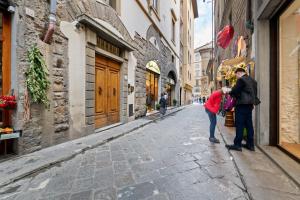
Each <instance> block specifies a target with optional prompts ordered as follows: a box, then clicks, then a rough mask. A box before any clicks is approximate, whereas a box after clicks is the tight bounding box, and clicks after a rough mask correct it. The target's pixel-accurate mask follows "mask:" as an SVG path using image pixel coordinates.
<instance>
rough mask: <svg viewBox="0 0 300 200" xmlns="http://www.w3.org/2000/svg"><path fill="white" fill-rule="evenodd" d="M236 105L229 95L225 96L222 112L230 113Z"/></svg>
mask: <svg viewBox="0 0 300 200" xmlns="http://www.w3.org/2000/svg"><path fill="white" fill-rule="evenodd" d="M235 105H236V100H235V99H234V98H233V97H231V96H230V95H229V94H227V95H226V96H225V103H224V110H225V111H231V110H232V109H233V108H234V106H235Z"/></svg>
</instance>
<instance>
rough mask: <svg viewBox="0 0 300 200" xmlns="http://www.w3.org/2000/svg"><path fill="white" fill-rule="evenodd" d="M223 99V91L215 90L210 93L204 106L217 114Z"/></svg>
mask: <svg viewBox="0 0 300 200" xmlns="http://www.w3.org/2000/svg"><path fill="white" fill-rule="evenodd" d="M221 101H222V92H221V91H215V92H213V93H212V94H211V95H210V97H209V99H208V101H207V102H206V103H205V105H204V107H205V108H206V109H207V110H209V111H210V112H212V113H215V114H217V113H218V111H219V109H220V104H221Z"/></svg>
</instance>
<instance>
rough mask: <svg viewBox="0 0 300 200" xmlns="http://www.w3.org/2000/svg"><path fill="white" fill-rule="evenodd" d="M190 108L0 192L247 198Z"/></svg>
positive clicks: (160, 199) (106, 198)
mask: <svg viewBox="0 0 300 200" xmlns="http://www.w3.org/2000/svg"><path fill="white" fill-rule="evenodd" d="M207 130H208V120H207V116H206V114H205V113H204V112H203V108H202V106H199V105H198V106H191V107H188V108H186V109H184V110H182V111H180V112H177V113H174V114H172V115H171V116H169V117H167V118H165V119H163V120H158V121H156V122H155V123H151V124H149V125H147V126H144V127H143V128H140V129H138V130H135V131H133V132H132V133H130V134H128V135H126V136H124V137H120V138H118V139H115V140H113V141H111V142H109V143H106V144H104V145H101V146H98V147H95V148H93V149H90V150H87V151H85V152H84V153H82V154H79V155H77V156H75V157H74V158H72V159H70V160H68V161H66V162H63V163H61V164H60V165H57V166H52V167H51V168H49V169H45V170H44V171H42V172H39V173H36V174H32V175H31V176H30V177H26V178H24V179H21V180H19V181H17V182H15V183H12V184H9V185H7V186H5V187H3V188H1V189H0V199H16V200H27V199H28V200H44V199H61V200H62V199H71V200H77V199H81V200H89V199H95V200H98V199H99V200H114V199H119V200H140V199H146V200H173V199H174V200H175V199H176V200H177V199H178V200H183V199H185V200H194V199H195V200H199V199H248V195H247V193H246V190H245V187H244V185H243V184H242V182H241V179H240V177H239V175H238V173H237V171H236V169H235V167H234V164H233V162H232V160H231V159H230V155H229V154H228V151H227V150H226V149H225V148H224V144H218V145H214V144H211V143H210V142H209V141H208V137H207V136H208V131H207Z"/></svg>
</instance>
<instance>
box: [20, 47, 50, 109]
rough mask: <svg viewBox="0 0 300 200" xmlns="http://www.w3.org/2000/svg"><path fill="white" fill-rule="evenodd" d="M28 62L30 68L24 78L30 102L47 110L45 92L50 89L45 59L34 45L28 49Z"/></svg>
mask: <svg viewBox="0 0 300 200" xmlns="http://www.w3.org/2000/svg"><path fill="white" fill-rule="evenodd" d="M28 60H29V63H30V66H29V68H28V70H27V71H26V72H25V76H26V85H27V89H28V91H29V94H30V97H31V100H32V102H34V103H40V104H43V105H45V107H46V108H49V106H50V103H49V99H48V97H47V91H48V89H49V87H50V81H49V79H48V78H49V71H48V68H47V66H46V63H45V59H44V57H43V55H42V53H41V52H40V50H39V49H38V48H37V46H36V45H34V46H33V47H31V48H30V49H29V51H28Z"/></svg>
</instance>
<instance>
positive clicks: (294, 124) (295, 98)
mask: <svg viewBox="0 0 300 200" xmlns="http://www.w3.org/2000/svg"><path fill="white" fill-rule="evenodd" d="M283 7H284V8H282V9H280V11H279V12H278V13H277V15H275V17H274V18H273V19H272V20H271V30H270V33H272V34H270V38H271V63H270V66H271V68H270V89H271V90H270V94H271V96H270V144H271V145H278V146H279V147H280V148H281V149H282V150H284V151H285V152H287V153H288V154H290V155H291V156H292V157H294V158H295V159H296V160H298V161H300V42H299V39H300V29H299V24H300V2H299V1H293V3H291V2H287V3H286V4H284V5H283Z"/></svg>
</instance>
